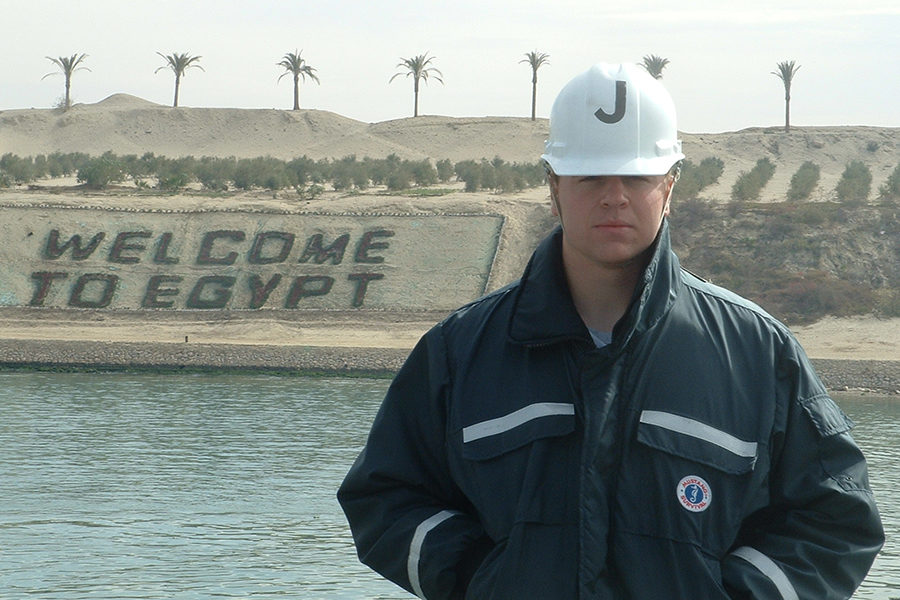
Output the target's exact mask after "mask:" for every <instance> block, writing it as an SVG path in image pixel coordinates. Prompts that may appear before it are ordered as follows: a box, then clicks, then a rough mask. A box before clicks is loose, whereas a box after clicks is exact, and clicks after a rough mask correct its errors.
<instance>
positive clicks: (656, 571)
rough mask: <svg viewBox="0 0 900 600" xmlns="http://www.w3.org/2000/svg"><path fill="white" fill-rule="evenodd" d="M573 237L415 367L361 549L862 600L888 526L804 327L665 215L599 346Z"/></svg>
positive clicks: (499, 580)
mask: <svg viewBox="0 0 900 600" xmlns="http://www.w3.org/2000/svg"><path fill="white" fill-rule="evenodd" d="M560 236H561V234H560V232H559V231H558V230H557V231H556V232H555V233H554V234H553V235H551V236H550V237H548V238H547V239H546V240H544V242H542V244H541V245H540V246H539V248H538V249H537V251H536V252H535V254H534V256H533V257H532V259H531V262H530V263H529V265H528V268H527V269H526V271H525V273H524V275H523V277H522V279H521V280H520V281H518V282H516V283H514V284H512V285H510V286H508V287H506V288H504V289H501V290H498V291H497V292H494V293H492V294H490V295H488V296H486V297H484V298H482V299H480V300H478V301H476V302H474V303H472V304H469V305H467V306H465V307H463V308H461V309H459V310H458V311H456V312H455V313H453V314H452V315H450V316H449V317H448V318H447V319H446V320H444V321H443V322H441V323H440V324H438V325H437V326H435V327H434V328H433V329H432V330H431V331H429V332H428V333H427V334H426V335H425V336H423V338H422V340H421V341H420V342H419V344H418V345H417V346H416V348H415V349H414V350H413V352H412V353H411V355H410V356H409V358H408V360H407V362H406V364H405V365H404V367H403V368H402V370H401V371H400V372H399V373H398V375H397V377H396V379H395V380H394V382H393V383H392V385H391V387H390V389H389V391H388V393H387V396H386V398H385V400H384V403H383V405H382V407H381V409H380V411H379V413H378V415H377V417H376V419H375V422H374V424H373V426H372V430H371V433H370V436H369V439H368V442H367V444H366V447H365V449H364V450H363V452H362V453H361V454H360V456H359V458H358V459H357V461H356V462H355V464H354V465H353V467H352V468H351V470H350V472H349V474H348V475H347V477H346V479H345V481H344V483H343V484H342V486H341V489H340V491H339V492H338V498H339V500H340V502H341V505H342V507H343V509H344V511H345V513H346V515H347V518H348V520H349V523H350V526H351V529H352V531H353V536H354V539H355V542H356V545H357V549H358V552H359V556H360V559H361V560H362V561H363V562H364V563H366V564H368V565H370V566H371V567H372V568H373V569H375V570H376V571H378V572H379V573H381V574H382V575H384V576H385V577H387V578H388V579H390V580H392V581H394V582H396V583H397V584H398V585H400V586H402V587H404V588H405V589H407V590H409V591H411V592H413V593H415V594H417V595H418V596H420V597H423V598H428V599H429V600H434V599H442V598H471V599H478V600H481V599H485V600H486V599H500V598H509V599H516V600H522V599H531V598H534V599H538V600H556V599H559V600H573V599H576V598H580V599H617V600H618V599H645V600H659V599H669V598H671V599H678V600H682V599H688V598H690V599H691V600H704V599H710V600H712V599H728V598H731V599H749V598H753V599H765V600H768V599H773V600H774V599H785V600H794V599H799V598H802V599H815V600H827V599H831V598H849V597H850V596H851V594H852V593H853V590H854V589H855V588H856V587H857V586H858V585H859V583H860V582H861V581H862V579H863V577H864V576H865V574H866V572H867V571H868V569H869V567H870V565H871V563H872V561H873V560H874V557H875V555H876V553H877V552H878V550H879V549H880V547H881V545H882V542H883V539H884V538H883V530H882V526H881V522H880V519H879V516H878V511H877V509H876V507H875V503H874V501H873V499H872V494H871V492H870V490H869V485H868V477H867V472H866V464H865V460H864V458H863V456H862V454H861V453H860V451H859V449H858V448H857V446H856V444H855V443H854V442H853V440H852V438H851V437H850V435H849V433H848V431H849V430H850V428H851V425H852V424H851V422H850V420H849V419H848V418H847V417H846V416H845V415H844V413H843V412H842V411H841V410H840V409H839V408H838V407H837V405H835V404H834V403H833V402H832V400H831V399H830V398H829V397H828V394H827V393H826V391H825V389H824V388H823V386H822V383H821V382H820V381H819V379H818V378H817V376H816V375H815V373H814V372H813V369H812V367H811V366H810V364H809V361H808V359H807V358H806V356H805V354H804V353H803V351H802V349H801V348H800V346H799V345H798V343H797V342H796V340H795V339H794V338H793V336H792V335H791V334H790V332H789V331H788V330H787V329H786V328H785V327H784V326H783V325H781V324H780V323H778V322H777V321H776V320H774V319H773V318H772V317H770V316H769V315H768V314H766V313H765V312H763V311H762V310H761V309H760V308H759V307H757V306H756V305H754V304H752V303H750V302H748V301H746V300H744V299H742V298H740V297H738V296H736V295H734V294H731V293H730V292H727V291H725V290H723V289H721V288H718V287H715V286H713V285H710V284H708V283H706V282H704V281H702V280H700V279H698V278H696V277H694V276H692V275H691V274H690V273H688V272H686V271H684V270H682V269H681V268H680V266H679V263H678V259H677V258H676V256H675V255H674V254H673V253H672V251H671V249H670V245H669V235H668V225H664V226H663V228H662V230H661V232H660V236H659V238H658V240H657V245H656V248H655V253H654V256H653V258H652V260H651V262H650V265H649V266H648V268H647V269H646V271H645V273H644V276H643V279H642V282H641V283H640V285H639V287H638V290H637V292H636V293H635V297H634V299H633V301H632V303H631V306H630V308H629V310H628V312H627V313H626V315H625V316H624V317H623V318H622V319H621V320H620V322H619V323H618V324H617V325H616V328H615V331H614V332H613V341H612V344H610V345H609V346H607V347H605V348H601V349H597V348H596V347H595V346H594V344H593V343H592V341H591V338H590V336H589V333H588V331H587V329H586V328H585V326H584V324H583V322H582V321H581V319H580V318H579V316H578V314H577V312H576V311H575V308H574V305H573V303H572V299H571V297H570V295H569V292H568V287H567V285H566V282H565V275H564V271H563V268H562V259H561V249H560V239H561V237H560Z"/></svg>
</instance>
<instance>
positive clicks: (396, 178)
mask: <svg viewBox="0 0 900 600" xmlns="http://www.w3.org/2000/svg"><path fill="white" fill-rule="evenodd" d="M412 180H413V174H412V171H411V170H410V169H409V167H408V166H407V165H403V166H400V167H398V168H397V169H395V170H394V171H393V172H392V173H391V174H390V175H388V177H387V181H386V182H385V183H387V187H388V189H389V190H392V191H395V192H396V191H399V190H405V189H408V188H409V187H410V185H411V183H412Z"/></svg>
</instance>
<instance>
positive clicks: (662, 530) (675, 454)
mask: <svg viewBox="0 0 900 600" xmlns="http://www.w3.org/2000/svg"><path fill="white" fill-rule="evenodd" d="M758 456H760V444H758V443H757V442H756V441H753V440H745V439H741V438H739V437H737V436H735V435H733V434H732V433H730V432H728V431H725V430H723V429H720V428H718V427H715V426H712V425H709V424H707V423H703V422H701V421H698V420H695V419H692V418H689V417H685V416H682V415H678V414H675V413H670V412H664V411H651V410H645V411H643V412H642V413H641V415H640V418H639V422H638V427H637V434H636V438H635V443H632V444H630V446H629V448H628V449H627V450H626V453H625V456H624V457H623V460H624V462H623V465H622V470H621V474H620V479H619V485H618V488H617V494H616V502H617V506H618V511H617V512H618V515H617V517H618V519H620V520H619V523H620V526H621V527H622V529H623V530H624V531H625V532H628V533H633V534H639V535H642V536H652V537H657V538H664V539H667V540H671V541H675V542H679V543H688V544H692V545H694V546H698V547H700V548H702V549H704V551H705V552H707V553H708V554H711V555H713V556H718V555H721V553H723V552H724V551H725V550H726V549H727V548H728V546H729V545H730V544H731V543H732V541H733V540H734V537H735V536H736V535H737V531H738V529H739V528H740V523H741V520H742V518H743V515H744V514H745V511H746V507H747V506H748V505H749V504H751V503H753V502H754V497H753V493H752V486H753V484H752V481H753V480H754V478H755V477H757V476H760V475H761V474H760V473H759V472H757V471H758V468H757V467H758V465H757V457H758Z"/></svg>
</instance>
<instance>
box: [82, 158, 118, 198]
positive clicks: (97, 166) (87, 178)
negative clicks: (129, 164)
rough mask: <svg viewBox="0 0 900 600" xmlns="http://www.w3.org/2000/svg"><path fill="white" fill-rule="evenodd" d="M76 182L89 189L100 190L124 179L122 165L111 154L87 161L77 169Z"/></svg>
mask: <svg viewBox="0 0 900 600" xmlns="http://www.w3.org/2000/svg"><path fill="white" fill-rule="evenodd" d="M77 177H78V182H79V183H83V184H85V185H86V186H88V187H89V188H93V189H102V188H105V187H106V186H108V185H109V184H110V183H118V182H120V181H122V179H123V178H124V177H125V173H124V171H123V169H122V164H121V163H120V162H119V160H118V159H117V158H116V157H115V156H114V155H112V154H111V153H106V154H104V155H103V156H100V157H98V158H93V159H91V160H89V161H87V162H86V163H85V164H84V165H82V166H81V168H79V169H78V175H77Z"/></svg>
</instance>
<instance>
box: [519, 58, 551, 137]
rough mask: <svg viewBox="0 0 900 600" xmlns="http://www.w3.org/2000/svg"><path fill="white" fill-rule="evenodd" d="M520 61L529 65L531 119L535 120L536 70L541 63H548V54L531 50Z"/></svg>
mask: <svg viewBox="0 0 900 600" xmlns="http://www.w3.org/2000/svg"><path fill="white" fill-rule="evenodd" d="M519 62H520V63H524V62H527V63H528V65H529V66H530V67H531V120H532V121H534V120H535V110H536V109H537V72H538V69H540V68H541V66H542V65H547V64H550V55H549V54H544V53H543V52H538V51H537V50H533V51H532V52H526V53H525V58H524V60H520V61H519Z"/></svg>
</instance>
